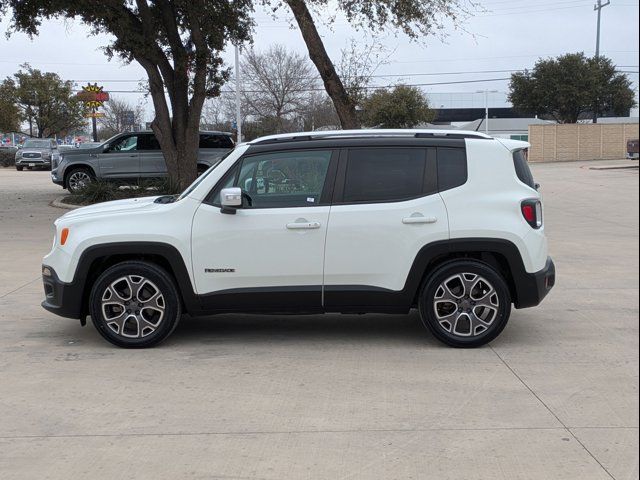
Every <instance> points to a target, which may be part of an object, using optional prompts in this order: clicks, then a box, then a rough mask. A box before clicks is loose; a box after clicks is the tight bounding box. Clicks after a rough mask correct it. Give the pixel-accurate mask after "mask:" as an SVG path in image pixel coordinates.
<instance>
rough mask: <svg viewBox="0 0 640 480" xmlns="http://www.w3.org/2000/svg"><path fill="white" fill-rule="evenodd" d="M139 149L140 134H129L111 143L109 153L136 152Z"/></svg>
mask: <svg viewBox="0 0 640 480" xmlns="http://www.w3.org/2000/svg"><path fill="white" fill-rule="evenodd" d="M137 150H138V136H137V135H129V136H126V137H122V138H119V139H117V140H115V141H114V142H112V143H111V145H109V153H113V152H135V151H137Z"/></svg>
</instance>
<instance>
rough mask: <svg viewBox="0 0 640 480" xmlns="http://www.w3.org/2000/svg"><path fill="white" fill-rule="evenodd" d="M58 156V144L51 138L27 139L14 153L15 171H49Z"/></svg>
mask: <svg viewBox="0 0 640 480" xmlns="http://www.w3.org/2000/svg"><path fill="white" fill-rule="evenodd" d="M58 155H59V150H58V144H57V143H56V141H55V140H54V139H53V138H29V139H27V140H25V142H24V144H23V145H22V146H21V147H19V148H18V151H17V152H16V170H18V171H22V170H23V169H25V168H27V169H29V170H31V169H33V168H46V169H49V168H51V162H52V160H54V159H56V158H57V157H58Z"/></svg>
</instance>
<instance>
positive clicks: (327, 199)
mask: <svg viewBox="0 0 640 480" xmlns="http://www.w3.org/2000/svg"><path fill="white" fill-rule="evenodd" d="M313 151H321V152H330V153H331V156H330V157H329V166H328V167H327V175H326V176H325V179H324V185H323V186H322V191H321V192H320V201H319V202H318V203H315V204H313V205H296V206H290V207H288V206H277V207H253V206H251V207H249V206H242V207H240V209H242V210H266V209H274V208H310V207H311V208H313V207H327V206H330V205H331V198H332V197H333V190H334V187H335V180H336V170H337V168H338V156H339V153H340V149H336V148H298V149H286V150H275V151H269V152H253V153H247V154H245V155H243V156H241V157H240V158H238V159H237V160H236V161H235V163H234V164H233V165H231V166H230V167H229V168H228V169H227V171H226V172H225V173H224V175H222V177H221V178H220V180H218V181H217V182H216V184H215V185H214V186H213V188H212V189H211V190H209V193H208V194H207V196H206V197H205V199H204V200H203V201H202V203H205V204H207V205H211V206H213V207H218V208H222V205H220V204H217V203H214V201H213V198H214V197H215V194H216V192H217V190H218V188H219V187H220V186H222V185H224V184H225V183H226V182H227V181H228V180H229V178H230V176H231V174H232V172H233V170H235V172H233V175H234V176H235V178H234V181H233V183H234V184H235V183H238V177H239V176H240V170H242V168H241V167H240V165H241V164H242V162H244V160H245V159H248V158H251V157H257V156H263V155H272V154H278V153H295V152H313Z"/></svg>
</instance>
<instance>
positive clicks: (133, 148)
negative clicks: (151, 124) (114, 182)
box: [98, 133, 140, 178]
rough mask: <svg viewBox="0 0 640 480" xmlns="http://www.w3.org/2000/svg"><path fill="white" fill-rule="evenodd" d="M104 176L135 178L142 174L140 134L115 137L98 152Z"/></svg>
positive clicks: (101, 171)
mask: <svg viewBox="0 0 640 480" xmlns="http://www.w3.org/2000/svg"><path fill="white" fill-rule="evenodd" d="M98 161H99V165H100V173H101V175H102V177H103V178H135V177H138V176H139V175H140V157H139V155H138V135H137V134H135V133H132V134H127V135H123V136H120V137H118V138H116V139H114V140H113V141H112V142H111V143H110V144H109V145H108V147H106V149H105V150H104V151H103V152H102V153H99V154H98Z"/></svg>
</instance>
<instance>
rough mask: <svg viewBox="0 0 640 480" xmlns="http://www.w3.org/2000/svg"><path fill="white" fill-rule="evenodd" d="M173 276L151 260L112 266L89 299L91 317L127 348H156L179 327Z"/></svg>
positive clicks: (107, 335)
mask: <svg viewBox="0 0 640 480" xmlns="http://www.w3.org/2000/svg"><path fill="white" fill-rule="evenodd" d="M180 307H181V305H180V299H179V296H178V291H177V289H176V286H175V284H174V281H173V279H172V277H171V276H170V275H169V274H168V273H167V272H166V271H165V270H163V269H162V268H160V267H158V266H156V265H154V264H151V263H147V262H139V261H128V262H123V263H119V264H117V265H114V266H112V267H110V268H108V269H107V270H106V271H105V272H104V273H103V274H102V275H100V277H99V278H98V279H97V280H96V282H95V284H94V285H93V288H92V290H91V295H90V298H89V309H90V313H91V319H92V321H93V324H94V325H95V327H96V329H97V330H98V332H100V334H101V335H102V336H103V337H104V338H105V339H107V340H108V341H109V342H111V343H112V344H114V345H117V346H119V347H125V348H145V347H153V346H155V345H157V344H159V343H160V342H162V341H163V340H164V339H166V338H167V337H168V336H169V335H170V334H171V332H173V330H174V329H175V328H176V326H177V324H178V321H179V319H180V315H181V308H180Z"/></svg>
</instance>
